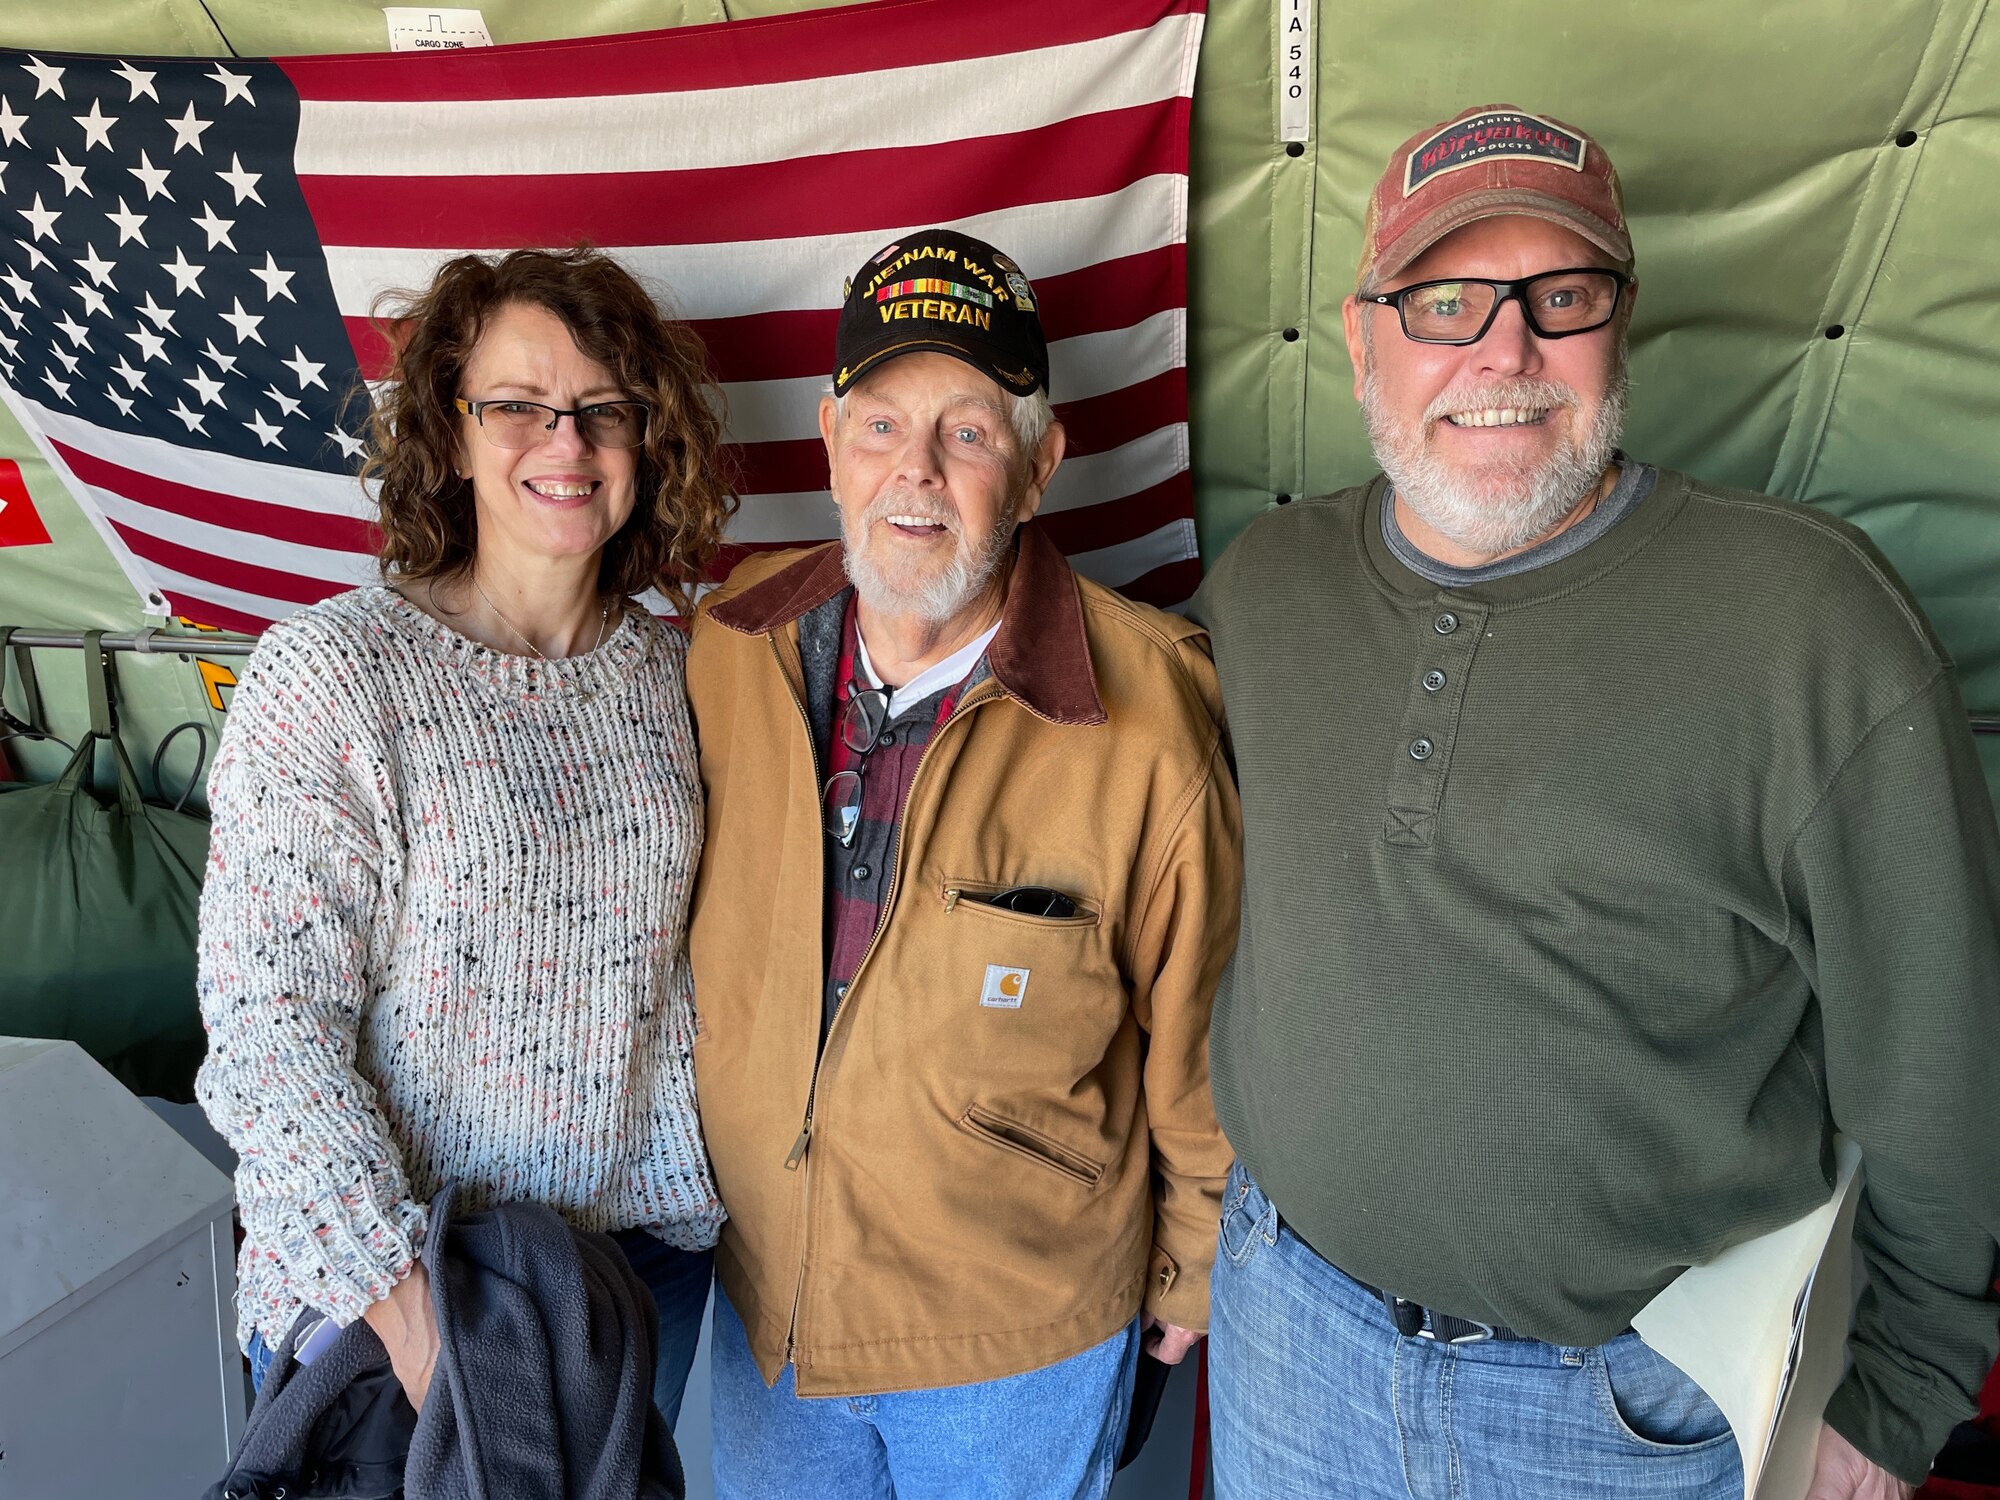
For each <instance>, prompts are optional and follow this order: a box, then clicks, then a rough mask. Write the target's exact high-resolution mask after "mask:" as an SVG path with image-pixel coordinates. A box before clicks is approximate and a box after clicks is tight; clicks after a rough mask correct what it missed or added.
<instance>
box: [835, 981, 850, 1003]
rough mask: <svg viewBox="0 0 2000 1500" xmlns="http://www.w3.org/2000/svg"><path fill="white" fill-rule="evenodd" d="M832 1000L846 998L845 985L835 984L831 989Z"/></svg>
mask: <svg viewBox="0 0 2000 1500" xmlns="http://www.w3.org/2000/svg"><path fill="white" fill-rule="evenodd" d="M833 998H834V999H836V1000H845V999H846V998H847V986H846V985H845V984H836V985H835V986H834V987H833Z"/></svg>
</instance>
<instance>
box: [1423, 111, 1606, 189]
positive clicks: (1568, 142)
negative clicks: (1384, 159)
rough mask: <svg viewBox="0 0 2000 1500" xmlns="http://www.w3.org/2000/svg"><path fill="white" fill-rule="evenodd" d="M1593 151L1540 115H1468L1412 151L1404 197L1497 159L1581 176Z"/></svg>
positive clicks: (1578, 136)
mask: <svg viewBox="0 0 2000 1500" xmlns="http://www.w3.org/2000/svg"><path fill="white" fill-rule="evenodd" d="M1588 147H1589V143H1588V142H1587V141H1585V140H1584V139H1583V137H1582V136H1580V135H1576V134H1573V133H1572V132H1570V131H1567V130H1564V129H1563V128H1562V127H1561V126H1559V125H1551V124H1550V123H1549V122H1548V121H1547V120H1544V119H1542V118H1541V117H1540V116H1539V115H1524V114H1515V113H1513V112H1512V111H1511V110H1508V111H1501V112H1499V113H1495V114H1482V115H1469V116H1467V117H1466V118H1465V119H1463V120H1455V121H1453V122H1452V123H1451V124H1449V125H1447V126H1445V127H1444V129H1442V130H1440V131H1439V132H1438V133H1437V134H1436V135H1433V136H1432V137H1431V138H1430V139H1429V140H1426V141H1420V142H1418V143H1417V144H1416V145H1415V146H1412V147H1411V148H1410V159H1409V161H1408V162H1407V163H1406V164H1405V165H1404V167H1403V196H1404V197H1405V198H1407V197H1409V196H1410V194H1412V193H1414V192H1415V191H1416V190H1417V189H1418V188H1420V187H1422V186H1423V185H1424V184H1425V183H1426V182H1429V181H1430V180H1431V179H1432V178H1433V177H1437V176H1440V175H1442V174H1443V173H1446V172H1456V171H1458V170H1459V168H1461V167H1472V166H1477V165H1478V164H1479V163H1480V162H1484V161H1491V160H1493V159H1494V158H1495V157H1498V156H1518V157H1527V158H1530V159H1532V160H1535V161H1545V162H1549V163H1551V164H1553V165H1555V166H1561V167H1568V168H1569V169H1570V170H1571V171H1572V172H1581V171H1582V170H1583V157H1584V153H1585V151H1586V150H1587V149H1588Z"/></svg>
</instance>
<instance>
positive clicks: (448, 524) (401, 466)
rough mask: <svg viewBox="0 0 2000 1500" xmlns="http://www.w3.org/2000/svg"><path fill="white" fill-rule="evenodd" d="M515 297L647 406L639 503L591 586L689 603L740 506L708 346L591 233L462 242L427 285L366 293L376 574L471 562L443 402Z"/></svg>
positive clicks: (368, 467)
mask: <svg viewBox="0 0 2000 1500" xmlns="http://www.w3.org/2000/svg"><path fill="white" fill-rule="evenodd" d="M517 303H519V304H526V305H529V306H533V307H540V308H544V309H546V310H547V311H549V312H551V313H553V314H554V315H555V316H556V317H558V318H560V319H561V320H562V322H563V325H564V326H565V327H567V328H568V329H569V331H570V334H571V335H572V336H573V337H574V338H575V340H576V346H577V348H579V349H580V350H582V351H583V352H584V353H585V354H587V355H589V356H590V357H591V358H592V359H594V360H596V361H597V362H598V363H599V364H601V365H603V366H604V367H605V369H607V370H609V371H610V372H611V374H612V377H613V378H614V379H615V380H617V382H618V383H619V384H620V385H621V386H623V387H624V388H625V389H626V390H627V391H629V392H630V393H631V394H632V395H633V396H634V397H635V398H636V399H638V400H641V401H644V402H645V403H646V405H647V406H648V407H649V408H650V411H649V414H648V417H647V422H646V440H645V442H644V443H643V444H642V445H641V446H640V449H639V466H638V479H637V490H638V502H637V504H635V505H634V506H633V508H632V514H631V516H630V517H629V518H628V519H627V520H626V522H625V524H624V525H623V526H621V527H620V528H619V529H618V532H617V534H616V535H614V536H613V537H612V538H611V540H610V541H609V542H607V543H606V544H605V547H604V555H603V558H602V559H601V560H600V562H599V564H598V575H597V579H598V587H599V588H600V589H601V590H602V591H604V592H606V593H615V594H636V593H639V592H641V591H642V590H645V589H648V588H657V589H659V590H660V591H661V593H663V594H664V595H666V597H667V599H668V600H669V601H670V602H671V603H672V604H673V606H674V608H675V610H676V611H677V612H679V613H681V614H683V615H685V614H688V613H690V612H691V609H692V599H691V589H692V587H693V585H694V584H695V583H696V582H698V581H699V580H700V578H701V576H702V573H703V571H704V570H705V569H706V568H707V567H708V565H709V563H710V562H711V561H713V559H714V557H715V555H716V551H717V549H718V548H719V547H720V546H721V544H722V529H723V526H724V525H725V523H727V521H728V519H729V517H730V516H731V515H732V514H734V513H735V510H736V506H737V498H736V494H735V492H734V490H733V488H732V487H731V485H730V483H729V481H728V478H727V477H726V476H725V475H724V473H723V471H722V465H721V440H722V423H721V421H720V419H719V418H718V417H717V416H716V414H715V412H714V410H713V409H712V408H711V407H710V405H709V403H708V400H707V399H706V397H705V396H704V393H703V391H702V386H703V384H704V382H705V381H706V380H707V379H708V369H707V358H706V352H705V351H704V350H703V348H702V345H701V340H700V339H698V338H697V337H696V336H695V335H694V333H693V331H692V330H690V329H689V328H688V327H687V326H686V325H685V324H682V323H678V322H675V321H673V320H672V319H670V318H667V317H666V316H664V315H663V314H662V313H661V312H660V309H659V307H658V306H657V305H656V304H655V303H654V301H653V299H652V297H651V296H650V295H648V294H647V292H646V289H645V288H644V287H642V286H641V285H640V284H639V283H638V281H636V280H635V279H634V278H633V276H632V274H631V273H630V272H629V271H627V270H626V269H625V268H624V267H623V266H621V265H619V264H618V263H617V262H616V261H615V260H613V259H612V258H611V257H610V256H608V255H605V254H603V253H601V252H600V251H597V250H595V249H593V248H591V247H590V246H588V245H579V246H577V247H576V248H575V249H573V250H561V251H551V250H515V251H511V252H509V253H508V254H506V255H504V256H501V257H500V258H498V259H497V260H488V259H485V258H482V257H480V256H477V255H461V256H458V257H457V258H456V259H453V260H449V261H446V262H445V264H444V265H443V266H441V267H440V268H439V270H438V273H437V275H436V276H435V277H434V278H433V279H432V281H431V284H430V286H429V287H428V288H426V289H425V290H424V291H422V292H412V291H392V292H386V293H384V294H383V295H382V297H380V298H378V299H377V301H376V304H375V308H374V317H373V319H372V321H373V324H374V327H375V330H376V332H377V333H378V334H379V335H380V336H381V337H382V339H383V341H384V342H385V343H386V344H387V346H388V348H389V349H390V351H391V352H392V355H393V363H392V364H391V366H390V369H389V371H388V375H387V378H386V383H385V384H384V385H383V386H382V387H381V388H380V389H379V390H378V391H377V392H376V394H375V398H374V401H373V404H372V407H371V410H370V412H369V416H368V434H369V443H368V453H367V457H366V459H365V461H364V462H363V464H362V468H361V478H362V480H363V482H364V483H368V484H372V485H374V486H375V487H376V488H377V504H378V505H379V507H380V511H381V515H380V520H379V523H378V524H379V526H380V528H381V533H382V542H381V546H380V548H379V550H378V553H377V557H378V559H379V561H380V563H381V565H382V573H383V576H384V577H385V578H386V577H389V576H391V575H393V576H394V577H396V578H398V579H403V580H423V579H448V578H453V577H456V576H460V575H462V574H464V573H465V572H466V571H467V570H469V569H470V568H471V566H472V560H473V554H474V552H475V550H476V546H477V532H478V527H477V521H476V517H475V512H474V509H473V500H472V482H471V481H470V480H469V479H464V478H461V477H460V475H459V464H460V459H459V456H458V455H459V452H460V446H459V445H460V443H461V441H462V440H463V435H464V427H463V419H462V418H461V417H460V416H459V414H458V413H457V412H456V411H454V410H453V408H452V402H453V401H454V400H455V399H456V398H457V397H459V396H460V395H461V394H463V393H462V392H461V391H460V390H459V381H460V378H461V377H462V376H463V374H464V371H465V365H466V361H467V360H469V359H470V358H471V357H472V351H473V348H474V346H475V345H477V344H478V342H479V338H480V334H481V333H482V332H483V331H484V329H485V326H486V323H487V320H488V319H490V318H491V317H492V316H493V315H494V313H495V312H497V311H498V310H499V309H501V308H503V307H506V306H508V305H510V304H517Z"/></svg>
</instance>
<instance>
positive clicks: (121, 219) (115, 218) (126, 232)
mask: <svg viewBox="0 0 2000 1500" xmlns="http://www.w3.org/2000/svg"><path fill="white" fill-rule="evenodd" d="M104 217H105V218H107V219H109V220H110V221H111V222H112V223H114V224H116V225H117V226H118V243H119V244H121V245H122V244H124V243H125V242H126V241H127V240H137V241H138V242H139V243H140V244H142V245H143V244H145V243H146V237H145V235H143V234H141V233H140V232H139V226H140V225H142V224H144V223H145V222H146V216H145V215H144V214H135V213H133V212H132V210H131V209H129V208H127V207H126V206H125V200H124V199H123V198H120V199H119V200H118V212H117V213H115V214H106V215H105V216H104Z"/></svg>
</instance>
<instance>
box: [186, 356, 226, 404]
mask: <svg viewBox="0 0 2000 1500" xmlns="http://www.w3.org/2000/svg"><path fill="white" fill-rule="evenodd" d="M181 384H183V385H187V386H192V387H193V388H194V393H195V394H196V395H197V396H199V397H201V404H202V405H203V406H220V405H222V382H221V381H219V380H217V379H216V378H215V377H214V376H213V375H209V374H206V373H204V372H203V370H202V368H201V366H199V365H196V366H195V371H194V376H193V378H191V379H188V380H184V381H182V382H181Z"/></svg>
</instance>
